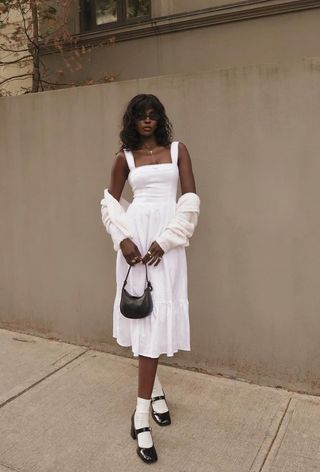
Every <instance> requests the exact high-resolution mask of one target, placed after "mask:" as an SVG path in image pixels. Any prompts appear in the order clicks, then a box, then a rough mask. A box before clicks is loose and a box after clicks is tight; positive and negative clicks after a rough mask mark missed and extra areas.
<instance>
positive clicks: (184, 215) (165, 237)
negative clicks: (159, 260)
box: [155, 192, 200, 253]
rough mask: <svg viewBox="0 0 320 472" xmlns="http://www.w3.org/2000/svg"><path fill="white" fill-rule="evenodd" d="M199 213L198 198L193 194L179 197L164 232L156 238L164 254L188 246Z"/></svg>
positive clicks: (188, 193)
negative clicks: (173, 213)
mask: <svg viewBox="0 0 320 472" xmlns="http://www.w3.org/2000/svg"><path fill="white" fill-rule="evenodd" d="M199 213H200V197H199V196H198V195H197V194H196V193H194V192H187V193H185V194H183V195H181V196H180V198H179V200H178V202H177V204H176V211H175V215H174V216H173V217H172V219H171V220H170V221H169V223H168V224H167V226H166V228H165V229H164V231H163V232H162V233H161V234H160V235H159V236H158V237H157V238H156V240H155V241H156V242H157V243H158V244H159V245H160V246H161V248H162V250H163V252H164V253H166V252H168V251H169V250H170V249H173V248H175V247H177V246H189V244H190V243H189V240H190V238H191V237H192V235H193V233H194V230H195V228H196V226H197V225H198V218H199Z"/></svg>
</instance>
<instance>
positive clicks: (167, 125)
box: [120, 93, 172, 150]
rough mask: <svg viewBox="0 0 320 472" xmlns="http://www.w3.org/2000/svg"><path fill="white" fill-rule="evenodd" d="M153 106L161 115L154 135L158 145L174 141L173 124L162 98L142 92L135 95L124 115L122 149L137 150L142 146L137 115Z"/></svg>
mask: <svg viewBox="0 0 320 472" xmlns="http://www.w3.org/2000/svg"><path fill="white" fill-rule="evenodd" d="M148 108H153V109H154V111H155V112H156V113H158V114H159V115H160V119H159V121H158V124H157V127H156V129H155V132H154V135H155V139H156V142H157V144H158V145H161V146H168V145H169V144H171V141H172V124H171V122H170V120H169V118H168V117H167V115H166V111H165V108H164V106H163V105H162V103H161V102H160V100H159V99H158V98H157V97H156V96H155V95H152V94H145V93H140V94H139V95H135V96H134V97H133V98H132V99H131V100H130V102H129V103H128V105H127V109H126V111H125V113H124V115H123V117H122V126H123V128H122V130H121V132H120V140H121V142H122V146H121V148H120V150H122V149H130V150H136V149H139V147H140V146H141V135H140V134H139V133H138V131H137V130H136V126H135V120H136V119H137V115H138V114H139V113H141V112H145V111H146V110H147V109H148Z"/></svg>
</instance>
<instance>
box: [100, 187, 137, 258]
mask: <svg viewBox="0 0 320 472" xmlns="http://www.w3.org/2000/svg"><path fill="white" fill-rule="evenodd" d="M100 203H101V217H102V223H103V224H104V226H105V228H106V230H107V232H108V233H109V234H110V236H111V239H112V241H113V248H114V250H115V251H118V250H119V249H120V243H121V241H122V240H123V239H126V238H130V239H132V240H133V235H132V234H131V232H130V230H129V227H128V222H127V215H126V211H127V209H128V206H129V205H130V203H129V202H128V201H127V200H126V199H125V198H122V197H121V198H120V202H118V200H117V199H116V198H114V196H113V195H111V193H110V192H109V190H108V189H107V188H106V189H104V198H103V199H102V200H101V202H100Z"/></svg>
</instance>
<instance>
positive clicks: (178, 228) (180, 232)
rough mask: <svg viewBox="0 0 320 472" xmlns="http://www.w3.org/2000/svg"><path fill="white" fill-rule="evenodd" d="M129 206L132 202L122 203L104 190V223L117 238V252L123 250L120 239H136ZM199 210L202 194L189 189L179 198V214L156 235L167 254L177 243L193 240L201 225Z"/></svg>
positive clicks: (114, 245)
mask: <svg viewBox="0 0 320 472" xmlns="http://www.w3.org/2000/svg"><path fill="white" fill-rule="evenodd" d="M129 205H130V203H129V202H128V201H127V200H126V199H125V198H120V202H118V200H117V199H116V198H114V197H113V196H112V195H111V193H109V191H108V189H105V190H104V198H103V199H102V200H101V216H102V222H103V224H104V226H105V228H106V230H107V232H108V233H109V234H110V236H111V238H112V240H113V247H114V250H115V251H118V250H119V249H120V242H121V241H122V240H123V239H125V238H130V239H132V240H133V239H134V237H133V235H132V234H131V231H130V228H129V225H128V221H127V217H126V211H127V209H128V206H129ZM199 213H200V197H199V195H197V194H196V193H194V192H187V193H184V194H183V195H181V196H180V197H179V199H178V201H177V203H176V211H175V215H174V216H173V217H172V218H171V220H170V221H169V223H168V224H167V226H166V228H165V229H164V231H163V232H162V233H161V234H160V236H158V237H157V238H156V242H157V243H158V244H159V245H160V247H161V248H162V250H163V251H164V253H166V252H168V251H169V250H170V249H172V248H174V247H176V246H189V239H190V238H191V236H192V235H193V233H194V230H195V228H196V226H197V224H198V217H199Z"/></svg>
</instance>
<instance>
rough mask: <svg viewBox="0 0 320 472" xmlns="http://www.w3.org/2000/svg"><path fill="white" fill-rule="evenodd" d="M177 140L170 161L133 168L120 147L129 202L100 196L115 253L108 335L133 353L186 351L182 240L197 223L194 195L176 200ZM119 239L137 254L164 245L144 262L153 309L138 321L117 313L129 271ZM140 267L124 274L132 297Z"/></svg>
mask: <svg viewBox="0 0 320 472" xmlns="http://www.w3.org/2000/svg"><path fill="white" fill-rule="evenodd" d="M178 144H179V142H178V141H173V142H172V143H171V147H170V153H171V162H170V163H163V164H147V165H143V166H138V167H136V166H135V162H134V157H133V154H132V152H131V151H130V150H124V153H125V157H126V160H127V163H128V166H129V170H130V172H129V175H128V183H129V185H130V187H131V189H132V192H133V200H132V202H130V203H129V204H128V202H127V201H122V204H121V203H120V202H118V201H117V200H116V199H114V198H113V197H112V195H111V194H109V192H108V191H107V189H106V190H105V194H104V199H102V200H101V205H102V219H103V223H104V225H105V227H106V229H107V231H108V232H109V233H110V234H111V237H112V238H114V239H113V241H114V249H115V250H116V251H117V258H116V294H115V298H114V304H113V337H114V338H116V340H117V342H118V344H119V345H121V346H126V347H129V346H131V347H132V352H133V355H134V356H135V357H136V356H139V355H143V356H148V357H153V358H157V357H159V356H160V354H166V355H167V356H168V357H172V356H173V355H174V353H176V352H177V351H178V350H184V351H190V323H189V301H188V277H187V259H186V250H185V246H187V245H188V244H189V243H188V241H187V240H188V239H189V238H190V237H191V235H192V233H193V230H194V228H195V226H196V223H197V218H198V214H199V211H198V210H199V200H200V199H199V200H198V198H199V197H198V198H197V196H196V197H195V195H196V194H192V196H190V195H187V194H184V195H186V196H185V197H184V198H182V199H181V197H183V195H182V196H181V197H180V199H181V200H180V203H179V206H178V204H177V201H176V195H177V184H178V180H179V168H178V165H177V164H178ZM190 193H192V192H190ZM108 194H109V195H108ZM110 197H111V198H110ZM113 200H114V201H113ZM120 201H121V200H120ZM177 210H178V211H177ZM123 237H130V238H132V240H133V241H134V243H135V244H136V245H137V247H138V248H139V250H140V252H141V255H142V256H144V255H145V254H146V253H147V251H148V249H149V247H150V245H151V244H152V242H153V241H158V240H160V241H162V244H163V246H164V248H165V249H166V251H165V253H164V254H163V256H162V259H161V261H160V263H159V264H158V265H157V266H154V265H148V264H147V271H148V279H149V281H150V282H151V284H152V287H153V290H152V292H151V295H152V299H153V310H152V312H151V314H150V315H148V316H147V317H145V318H141V319H129V318H126V317H124V316H123V315H122V313H121V312H120V299H121V290H122V286H123V281H124V279H125V277H126V275H127V272H128V269H129V265H128V264H127V262H126V260H125V258H124V256H123V254H122V251H121V249H119V242H120V240H121V238H123ZM159 244H160V243H159ZM161 247H162V246H161ZM169 248H170V250H169ZM145 267H146V266H145V265H144V264H136V265H134V266H132V268H131V270H130V272H129V275H128V279H127V285H126V290H128V292H129V293H131V294H132V295H135V296H140V295H142V293H143V291H144V289H145V287H146V269H145Z"/></svg>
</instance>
